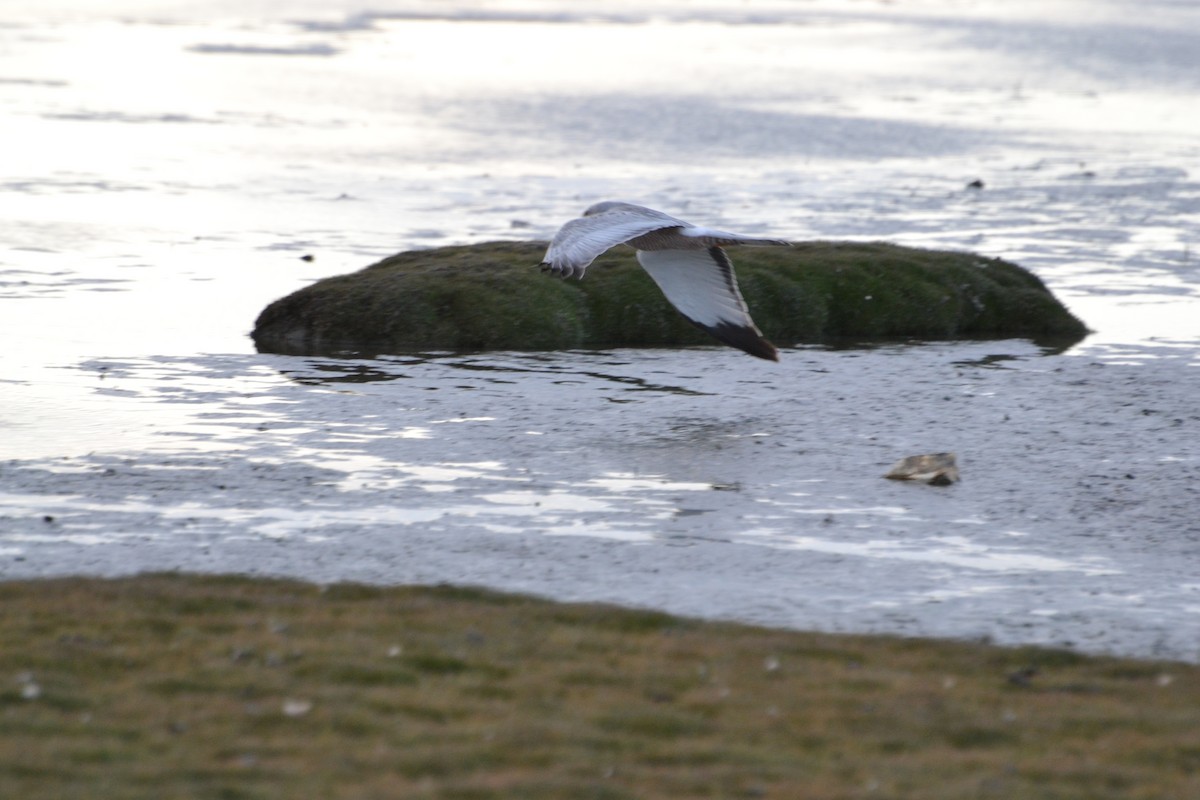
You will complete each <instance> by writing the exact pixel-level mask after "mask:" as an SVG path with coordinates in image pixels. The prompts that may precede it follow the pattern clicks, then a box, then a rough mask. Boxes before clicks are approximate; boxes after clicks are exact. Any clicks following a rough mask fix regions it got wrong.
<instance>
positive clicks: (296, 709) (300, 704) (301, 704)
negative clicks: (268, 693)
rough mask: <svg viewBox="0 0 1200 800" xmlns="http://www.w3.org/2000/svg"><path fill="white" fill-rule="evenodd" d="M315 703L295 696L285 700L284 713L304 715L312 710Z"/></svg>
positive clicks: (292, 715) (294, 715)
mask: <svg viewBox="0 0 1200 800" xmlns="http://www.w3.org/2000/svg"><path fill="white" fill-rule="evenodd" d="M312 709H313V704H312V701H311V700H298V699H296V698H293V697H289V698H288V699H286V700H284V701H283V714H284V716H287V717H303V716H304V715H305V714H307V713H308V712H310V711H312Z"/></svg>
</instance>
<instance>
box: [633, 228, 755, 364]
mask: <svg viewBox="0 0 1200 800" xmlns="http://www.w3.org/2000/svg"><path fill="white" fill-rule="evenodd" d="M637 259H638V263H640V264H641V265H642V267H643V268H644V269H645V270H646V272H647V273H649V274H650V277H651V278H653V279H654V282H655V283H656V284H658V288H659V289H661V290H662V293H663V294H664V295H666V298H667V300H669V301H670V303H671V305H673V306H675V308H676V309H678V310H679V313H681V314H683V316H684V317H686V318H687V319H688V320H689V321H690V322H691V323H692V324H694V325H696V326H698V327H700V328H703V329H704V330H706V331H708V332H709V333H710V334H712V335H713V336H714V337H716V338H717V339H719V340H720V341H722V342H724V343H725V344H728V345H731V346H733V347H737V348H739V349H740V350H744V351H745V352H747V353H749V354H750V355H752V356H758V357H759V358H765V359H768V360H770V361H778V360H779V355H778V351H777V350H776V349H775V346H774V345H773V344H771V343H770V342H768V341H767V340H766V339H765V338H763V335H762V331H760V330H759V329H758V326H756V325H755V324H754V320H753V319H751V318H750V310H749V308H747V307H746V301H745V300H744V299H742V293H741V291H740V290H739V289H738V285H737V277H736V276H735V275H734V273H733V263H732V262H731V261H730V260H729V256H728V255H726V253H725V251H724V250H722V249H721V248H720V247H711V248H709V249H707V250H639V251H638V254H637Z"/></svg>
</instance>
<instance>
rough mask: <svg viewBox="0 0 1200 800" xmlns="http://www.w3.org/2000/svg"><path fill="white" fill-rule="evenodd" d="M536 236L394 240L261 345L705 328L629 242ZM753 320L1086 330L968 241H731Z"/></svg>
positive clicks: (806, 327) (297, 349) (974, 330)
mask: <svg viewBox="0 0 1200 800" xmlns="http://www.w3.org/2000/svg"><path fill="white" fill-rule="evenodd" d="M544 252H545V243H544V242H490V243H485V244H477V245H466V246H455V247H441V248H435V249H432V250H421V251H416V252H408V253H400V254H398V255H395V256H392V257H390V258H387V259H384V260H383V261H381V262H379V263H377V264H375V265H373V266H370V267H367V268H366V269H363V270H361V271H359V272H355V273H353V274H350V275H339V276H336V277H332V278H327V279H324V280H321V281H318V282H317V283H315V284H313V285H311V286H307V287H305V288H303V289H300V290H299V291H297V292H295V293H293V294H291V295H288V296H287V297H284V298H282V299H280V300H277V301H275V302H274V303H272V304H271V305H269V306H268V307H267V308H266V309H265V310H264V311H263V312H262V314H261V315H260V316H259V318H258V320H257V322H256V323H255V327H254V332H253V334H252V335H253V338H254V342H255V344H256V346H257V347H258V349H259V350H260V352H274V353H291V354H320V353H334V352H339V351H340V352H353V351H357V352H363V351H367V352H374V353H403V352H414V351H430V350H453V351H481V350H560V349H569V348H578V347H617V346H620V347H666V346H679V345H695V344H711V343H712V339H710V338H708V337H707V336H706V335H705V334H704V333H701V332H700V331H698V330H696V328H694V327H693V326H692V325H690V324H689V323H688V322H687V321H686V320H684V319H683V318H682V317H681V316H680V315H679V314H678V313H677V312H676V311H675V309H674V308H672V307H671V306H670V304H669V303H667V301H666V300H665V299H664V298H663V296H662V293H661V292H659V290H658V288H657V287H656V286H655V285H654V283H653V282H652V281H651V280H650V278H649V276H647V275H646V274H645V272H644V271H643V270H642V269H641V268H640V267H639V266H638V264H637V262H636V260H635V259H634V256H633V250H632V249H631V248H617V249H616V250H613V251H610V252H609V253H607V254H605V255H603V256H601V257H600V258H599V259H597V260H596V262H595V263H594V264H593V265H592V267H591V268H590V270H589V272H588V275H587V278H586V279H584V280H582V281H579V280H558V279H554V278H551V277H549V276H547V275H544V274H542V273H541V272H540V271H539V270H538V269H537V266H536V265H537V264H538V262H539V261H540V260H541V258H542V255H543V254H544ZM730 254H731V256H732V257H733V259H734V262H735V265H736V269H737V273H738V280H739V283H740V284H741V289H742V293H743V295H744V296H745V298H746V302H747V303H748V304H749V306H750V309H751V313H752V314H753V316H754V319H755V321H756V322H757V323H758V326H759V327H760V328H761V329H762V331H763V333H764V334H765V335H766V336H767V338H768V339H771V340H772V341H774V342H776V343H778V344H781V345H785V346H788V345H793V344H797V343H813V342H822V341H829V340H837V339H847V338H857V339H878V338H888V337H916V338H922V339H948V338H955V337H976V338H978V337H990V338H1006V337H1013V336H1027V337H1054V338H1056V339H1058V340H1062V341H1065V342H1068V343H1069V342H1074V341H1078V340H1079V339H1080V338H1082V337H1083V335H1084V334H1085V333H1086V328H1085V327H1084V325H1083V323H1081V322H1080V321H1079V320H1078V319H1076V318H1075V317H1074V316H1072V315H1071V313H1070V312H1069V311H1067V310H1066V308H1064V307H1063V306H1062V304H1061V303H1059V302H1058V301H1057V300H1056V299H1055V298H1054V296H1053V295H1051V294H1050V292H1049V291H1048V290H1047V289H1046V287H1045V286H1044V285H1043V284H1042V282H1041V281H1040V280H1039V279H1038V278H1037V277H1036V276H1034V275H1033V274H1032V273H1030V272H1028V271H1027V270H1025V269H1023V268H1021V267H1019V266H1017V265H1015V264H1012V263H1010V262H1007V261H1003V260H1001V259H995V258H983V257H982V256H978V255H974V254H971V253H963V252H947V251H939V250H927V249H919V248H911V247H900V246H897V245H890V244H881V243H872V244H858V243H836V242H814V243H806V244H797V245H793V246H792V247H790V248H731V250H730Z"/></svg>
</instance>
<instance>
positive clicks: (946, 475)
mask: <svg viewBox="0 0 1200 800" xmlns="http://www.w3.org/2000/svg"><path fill="white" fill-rule="evenodd" d="M883 477H885V478H890V479H891V480H894V481H924V482H925V483H928V484H929V485H930V486H949V485H950V484H952V483H954V482H956V481H957V480H958V479H959V475H958V464H957V462H956V461H955V457H954V453H931V454H928V455H923V456H909V457H908V458H902V459H900V460H899V461H897V462H896V463H895V464H894V465H892V468H891V469H890V470H889V471H888V473H887V474H886V475H884V476H883Z"/></svg>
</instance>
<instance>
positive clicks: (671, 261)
mask: <svg viewBox="0 0 1200 800" xmlns="http://www.w3.org/2000/svg"><path fill="white" fill-rule="evenodd" d="M619 244H628V245H630V246H632V247H633V248H634V249H636V250H637V260H638V263H639V264H641V265H642V268H643V269H645V270H646V272H648V273H650V277H651V278H653V279H654V282H655V283H656V284H658V288H659V289H661V290H662V293H663V294H664V295H666V297H667V300H669V301H670V303H671V305H673V306H675V308H676V309H678V311H679V313H680V314H682V315H683V316H684V318H685V319H687V320H688V321H689V322H691V323H692V324H693V325H696V326H697V327H699V328H702V329H703V330H705V331H708V333H710V334H712V335H713V336H714V337H716V338H717V339H719V340H720V341H722V342H724V343H725V344H728V345H731V346H733V347H736V348H738V349H740V350H744V351H745V352H747V353H749V354H750V355H752V356H758V357H759V358H765V359H768V360H770V361H778V360H779V351H778V350H776V349H775V345H773V344H771V343H770V342H768V341H767V340H766V339H765V338H763V335H762V331H760V330H759V329H758V326H756V325H755V324H754V320H752V319H750V310H749V309H748V308H747V307H746V301H745V300H743V299H742V293H741V292H740V291H739V290H738V285H737V278H736V277H735V276H734V274H733V262H731V261H730V260H729V256H728V255H727V254H726V253H725V250H724V248H725V247H728V246H730V245H779V246H785V245H789V244H791V242H787V241H784V240H783V239H760V238H758V237H755V236H742V235H741V234H737V233H728V232H726V231H718V230H713V229H712V228H701V227H699V226H697V225H693V224H691V223H690V222H684V221H683V220H680V219H675V217H672V216H670V215H668V214H664V213H663V212H661V211H655V210H654V209H652V208H646V207H644V206H637V205H634V204H633V203H622V202H620V201H616V200H606V201H605V202H603V203H596V204H595V205H594V206H592V207H590V208H589V209H588V210H587V211H584V212H583V216H582V217H580V218H578V219H573V220H571V221H570V222H568V223H566V224H565V225H563V226H562V228H560V229H559V231H558V233H556V234H554V239H552V240H551V242H550V248H549V249H548V250H546V256H545V258H544V259H543V260H542V264H541V266H542V270H543V271H545V270H549V271H550V272H551V273H553V274H555V275H559V276H561V277H564V278H569V277H570V276H572V275H578V276H579V277H580V278H582V277H583V273H584V271H585V270H586V269H587V267H588V265H589V264H591V263H592V262H593V261H594V260H595V259H596V257H597V256H599V255H600V254H601V253H603V252H604V251H606V250H608V249H609V248H612V247H616V246H617V245H619Z"/></svg>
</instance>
